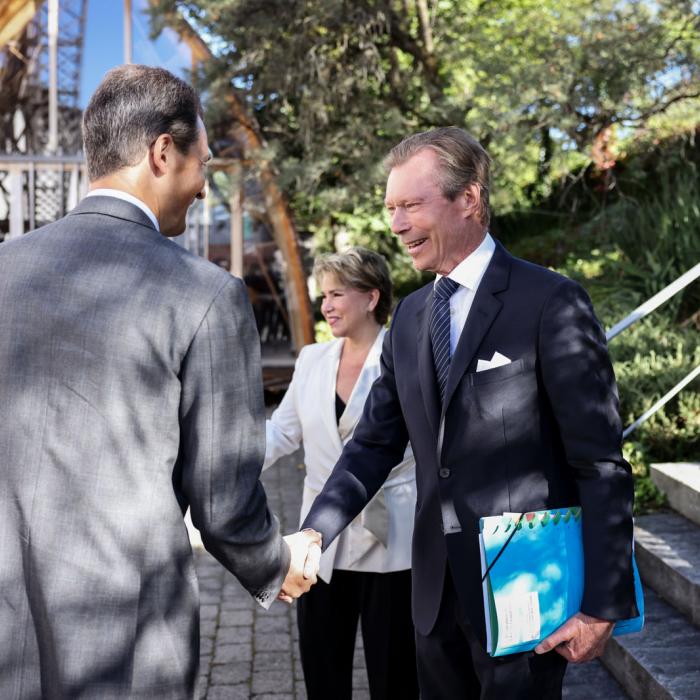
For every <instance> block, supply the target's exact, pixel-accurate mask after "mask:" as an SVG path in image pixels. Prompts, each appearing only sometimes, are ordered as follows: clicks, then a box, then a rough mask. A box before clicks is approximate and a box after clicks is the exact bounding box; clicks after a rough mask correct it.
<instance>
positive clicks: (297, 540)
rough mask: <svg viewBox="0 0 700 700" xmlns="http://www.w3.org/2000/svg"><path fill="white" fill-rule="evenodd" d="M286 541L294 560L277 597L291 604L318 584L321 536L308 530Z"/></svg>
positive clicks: (286, 538)
mask: <svg viewBox="0 0 700 700" xmlns="http://www.w3.org/2000/svg"><path fill="white" fill-rule="evenodd" d="M284 541H285V542H286V543H287V545H288V546H289V549H290V550H291V553H292V560H291V562H290V564H289V571H288V572H287V576H286V577H285V579H284V582H283V583H282V590H281V591H280V593H279V595H278V596H277V597H278V598H279V600H283V601H284V602H285V603H291V602H292V600H294V598H298V597H299V596H300V595H302V594H303V593H307V592H308V591H309V590H310V589H311V586H313V585H314V583H316V575H317V574H318V566H319V562H320V560H321V535H320V534H319V533H318V532H316V531H315V530H311V529H307V530H302V531H301V532H297V533H295V534H293V535H287V536H286V537H285V538H284Z"/></svg>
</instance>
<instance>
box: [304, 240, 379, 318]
mask: <svg viewBox="0 0 700 700" xmlns="http://www.w3.org/2000/svg"><path fill="white" fill-rule="evenodd" d="M313 274H314V277H315V278H316V281H317V282H318V283H319V284H320V283H321V277H323V275H327V274H331V275H335V277H336V278H337V280H338V281H339V282H340V283H341V284H343V285H345V286H346V287H351V288H353V289H359V290H360V291H361V292H369V291H371V290H372V289H376V290H378V291H379V301H377V305H376V306H375V307H374V318H375V320H376V321H377V323H378V324H379V325H380V326H383V325H384V324H385V323H386V322H387V319H388V318H389V312H390V311H391V274H390V273H389V266H388V265H387V264H386V260H385V259H384V258H383V257H382V256H381V255H379V254H378V253H374V252H372V251H371V250H367V249H366V248H360V247H357V246H356V247H354V248H349V249H348V250H345V251H343V252H342V253H326V254H324V255H319V256H318V257H317V258H316V260H315V261H314V270H313Z"/></svg>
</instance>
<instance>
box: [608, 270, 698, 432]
mask: <svg viewBox="0 0 700 700" xmlns="http://www.w3.org/2000/svg"><path fill="white" fill-rule="evenodd" d="M699 277H700V263H698V264H697V265H695V266H694V267H692V268H691V269H690V270H688V271H687V272H686V273H684V274H682V275H681V276H680V277H679V278H678V279H677V280H676V281H675V282H671V284H669V285H668V286H667V287H664V288H663V289H662V290H661V291H660V292H658V293H657V294H654V296H653V297H651V299H649V300H647V301H645V302H644V303H643V304H642V305H641V306H638V307H637V308H636V309H635V310H634V311H632V313H630V314H628V315H627V316H625V318H623V319H622V320H621V321H620V322H619V323H616V324H615V325H614V326H613V327H612V328H611V329H610V330H608V331H607V333H606V334H605V338H606V339H607V341H608V342H610V341H611V340H612V339H613V338H614V337H615V336H617V335H619V334H620V333H622V331H624V330H625V329H627V328H629V327H630V326H631V325H632V324H633V323H635V322H636V321H639V320H640V319H642V318H644V317H645V316H647V315H649V314H650V313H651V312H652V311H654V310H655V309H658V308H659V306H661V305H662V304H663V303H665V302H667V301H668V300H669V299H670V298H671V297H672V296H674V295H675V294H678V292H680V291H681V290H683V289H684V288H685V287H687V286H688V285H689V284H690V283H691V282H694V281H695V280H696V279H698V278H699ZM698 376H700V365H698V366H697V367H696V368H695V369H693V370H691V371H690V372H689V373H688V374H687V375H686V376H685V377H683V379H681V381H680V382H678V384H676V386H674V387H673V388H672V389H671V390H670V391H669V392H668V393H666V394H664V396H662V397H661V398H660V399H659V400H658V401H657V402H656V403H655V404H654V405H653V406H651V407H650V408H649V409H648V410H647V411H645V412H644V413H643V414H642V415H641V416H639V418H637V419H636V420H635V421H634V422H633V423H631V424H630V425H628V426H627V427H626V428H625V430H624V431H623V432H622V438H623V439H625V438H626V437H627V436H628V435H630V433H632V432H633V431H634V430H636V429H637V428H638V427H639V426H640V425H641V424H642V423H644V421H646V420H648V419H649V418H651V416H653V415H654V414H655V413H656V412H657V411H658V410H659V409H661V408H663V406H665V405H666V404H667V403H668V402H669V401H670V400H671V399H672V398H673V397H674V396H675V395H676V394H678V393H679V392H680V391H681V390H682V389H683V388H684V387H686V386H687V385H688V384H690V382H692V381H693V380H694V379H695V378H696V377H698Z"/></svg>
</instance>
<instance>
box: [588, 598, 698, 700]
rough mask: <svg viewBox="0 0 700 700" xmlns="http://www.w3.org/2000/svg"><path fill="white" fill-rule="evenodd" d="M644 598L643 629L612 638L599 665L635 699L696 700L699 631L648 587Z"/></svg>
mask: <svg viewBox="0 0 700 700" xmlns="http://www.w3.org/2000/svg"><path fill="white" fill-rule="evenodd" d="M644 602H645V608H646V609H645V625H644V629H643V630H642V631H641V632H640V633H638V634H628V635H623V636H622V637H613V638H612V639H611V640H610V641H609V642H608V645H607V647H606V648H605V654H604V655H603V659H602V660H603V663H604V665H605V666H606V667H607V669H608V670H609V671H610V672H611V673H612V675H613V676H615V678H616V679H617V681H618V682H619V683H620V685H622V687H623V688H624V689H625V691H626V692H627V693H628V694H629V695H630V697H632V698H634V699H635V700H697V698H698V696H699V694H700V664H699V663H698V652H697V650H698V649H700V630H698V629H697V628H696V627H694V626H693V625H691V624H690V622H688V620H686V619H685V617H683V615H682V614H681V613H679V612H678V611H677V610H674V609H673V608H672V607H671V606H670V605H669V604H668V603H666V602H664V601H663V600H662V599H661V598H660V597H659V596H658V595H656V594H655V593H654V592H653V591H652V590H651V589H650V588H648V587H645V589H644Z"/></svg>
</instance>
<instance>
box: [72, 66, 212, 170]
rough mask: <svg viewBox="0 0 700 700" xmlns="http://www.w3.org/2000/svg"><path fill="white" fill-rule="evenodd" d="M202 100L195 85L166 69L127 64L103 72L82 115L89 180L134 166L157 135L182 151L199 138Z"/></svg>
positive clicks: (185, 150)
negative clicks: (167, 136)
mask: <svg viewBox="0 0 700 700" xmlns="http://www.w3.org/2000/svg"><path fill="white" fill-rule="evenodd" d="M201 116H202V105H201V103H200V101H199V97H198V96H197V93H196V92H195V91H194V89H193V88H192V87H191V86H190V85H188V84H187V83H186V82H185V81H184V80H181V79H180V78H178V77H177V76H175V75H173V74H172V73H170V72H169V71H167V70H165V69H164V68H153V67H151V66H140V65H125V66H119V67H118V68H114V69H112V70H111V71H109V72H108V73H107V75H106V76H105V77H104V79H103V80H102V82H101V83H100V84H99V85H98V87H97V90H95V92H94V94H93V95H92V97H91V98H90V102H89V103H88V106H87V109H86V110H85V113H84V114H83V127H82V128H83V147H84V149H85V159H86V161H87V169H88V177H89V179H90V180H97V179H98V178H101V177H104V176H106V175H110V174H111V173H113V172H116V171H117V170H120V169H121V168H124V167H127V166H130V165H135V164H136V163H138V162H139V160H141V158H143V155H144V152H145V151H146V150H147V149H148V148H149V146H150V145H151V144H152V143H153V142H154V141H155V140H156V139H157V138H158V137H159V136H160V135H161V134H170V135H171V136H172V139H173V142H174V143H175V146H176V148H177V149H178V150H179V151H180V152H181V153H186V152H187V151H188V150H189V149H190V147H191V146H192V144H193V143H195V142H196V141H197V137H198V133H197V117H201Z"/></svg>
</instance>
